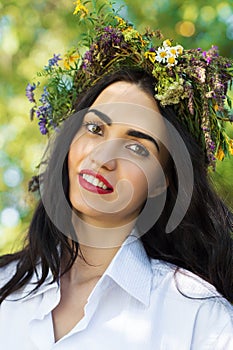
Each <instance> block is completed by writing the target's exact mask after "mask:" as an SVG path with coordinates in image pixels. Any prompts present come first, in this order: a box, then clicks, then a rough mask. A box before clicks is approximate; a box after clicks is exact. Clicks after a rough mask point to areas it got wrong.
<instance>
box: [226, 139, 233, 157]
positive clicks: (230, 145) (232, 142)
mask: <svg viewBox="0 0 233 350" xmlns="http://www.w3.org/2000/svg"><path fill="white" fill-rule="evenodd" d="M227 143H228V149H229V152H230V154H231V155H232V156H233V140H232V139H229V140H228V142H227Z"/></svg>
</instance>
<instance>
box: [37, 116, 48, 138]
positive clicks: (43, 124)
mask: <svg viewBox="0 0 233 350" xmlns="http://www.w3.org/2000/svg"><path fill="white" fill-rule="evenodd" d="M38 125H39V127H40V132H41V134H42V135H46V134H47V133H48V129H47V127H46V118H44V117H42V118H40V121H39V123H38Z"/></svg>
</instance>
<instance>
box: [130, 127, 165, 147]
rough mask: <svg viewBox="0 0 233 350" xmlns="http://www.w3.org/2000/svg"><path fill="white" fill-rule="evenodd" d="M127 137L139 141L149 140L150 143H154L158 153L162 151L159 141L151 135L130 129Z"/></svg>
mask: <svg viewBox="0 0 233 350" xmlns="http://www.w3.org/2000/svg"><path fill="white" fill-rule="evenodd" d="M127 135H129V136H134V137H137V138H139V139H146V140H149V141H151V142H153V144H154V145H155V147H156V148H157V150H158V152H159V151H160V148H159V145H158V143H157V141H155V139H154V138H153V137H151V136H150V135H147V134H144V132H141V131H137V130H133V129H130V130H128V131H127Z"/></svg>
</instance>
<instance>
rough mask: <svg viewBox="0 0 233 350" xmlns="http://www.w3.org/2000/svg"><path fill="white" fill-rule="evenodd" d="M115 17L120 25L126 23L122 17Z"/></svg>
mask: <svg viewBox="0 0 233 350" xmlns="http://www.w3.org/2000/svg"><path fill="white" fill-rule="evenodd" d="M115 18H116V19H117V21H118V23H119V25H120V26H124V25H125V24H126V22H125V21H124V20H123V18H121V17H118V16H115Z"/></svg>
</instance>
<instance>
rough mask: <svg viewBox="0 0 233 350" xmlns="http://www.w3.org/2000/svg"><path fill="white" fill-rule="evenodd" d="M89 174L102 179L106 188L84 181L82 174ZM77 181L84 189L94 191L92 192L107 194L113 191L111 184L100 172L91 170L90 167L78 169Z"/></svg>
mask: <svg viewBox="0 0 233 350" xmlns="http://www.w3.org/2000/svg"><path fill="white" fill-rule="evenodd" d="M84 174H86V175H91V176H93V177H95V178H96V179H98V180H99V181H102V182H103V184H104V185H105V186H106V187H107V188H106V189H104V188H102V187H98V186H95V185H93V184H92V183H90V182H88V181H86V180H85V179H84V178H83V175H84ZM79 183H80V185H81V186H82V187H83V188H85V189H86V190H88V191H90V192H94V193H99V194H109V193H112V192H113V187H112V185H111V184H110V183H109V182H108V181H107V180H106V179H105V178H104V177H103V176H102V175H100V174H98V173H95V172H94V171H93V170H90V169H83V170H81V171H80V173H79Z"/></svg>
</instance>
